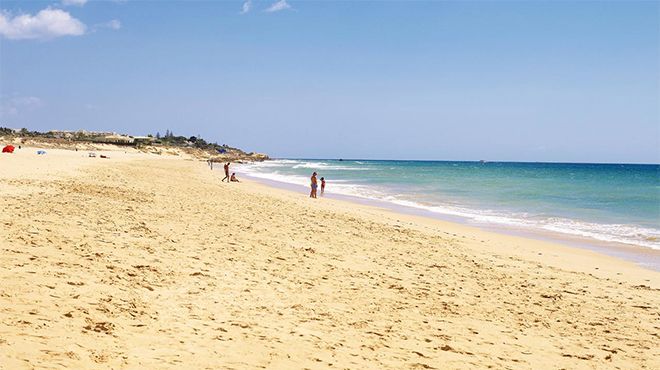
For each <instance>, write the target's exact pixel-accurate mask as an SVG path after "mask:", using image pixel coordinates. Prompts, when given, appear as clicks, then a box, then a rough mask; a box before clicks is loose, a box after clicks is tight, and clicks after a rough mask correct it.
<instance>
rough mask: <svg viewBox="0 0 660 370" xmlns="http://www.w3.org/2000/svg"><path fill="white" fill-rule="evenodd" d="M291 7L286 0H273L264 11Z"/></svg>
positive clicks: (272, 11)
mask: <svg viewBox="0 0 660 370" xmlns="http://www.w3.org/2000/svg"><path fill="white" fill-rule="evenodd" d="M286 9H291V5H289V3H287V2H286V0H279V1H276V2H274V3H273V4H272V5H271V6H269V7H268V8H266V10H265V11H267V12H269V13H274V12H279V11H280V10H286Z"/></svg>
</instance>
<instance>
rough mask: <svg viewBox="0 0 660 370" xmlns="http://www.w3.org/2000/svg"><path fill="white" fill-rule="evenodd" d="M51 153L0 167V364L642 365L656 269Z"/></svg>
mask: <svg viewBox="0 0 660 370" xmlns="http://www.w3.org/2000/svg"><path fill="white" fill-rule="evenodd" d="M53 154H54V155H53V157H54V158H55V159H53V160H52V161H53V162H52V163H50V164H49V166H48V167H47V168H40V169H39V173H38V174H35V173H34V172H33V170H34V168H35V165H34V163H38V162H35V161H37V160H39V159H37V158H36V157H34V156H23V157H20V156H17V157H13V158H11V159H8V158H2V159H1V162H0V164H1V165H2V167H1V168H2V170H1V172H0V189H1V190H2V193H1V194H2V195H1V196H0V204H1V205H2V209H3V210H4V212H3V213H2V214H1V215H0V248H1V249H2V253H1V254H0V256H1V257H0V258H2V261H1V263H0V278H1V279H2V281H3V284H2V286H1V287H0V368H3V369H4V368H6V369H15V368H46V367H58V366H64V367H71V368H175V367H181V366H185V367H187V368H235V369H240V368H282V369H292V368H351V369H352V368H378V369H381V368H393V369H394V368H396V369H400V368H413V369H414V368H419V369H424V368H427V369H428V368H436V369H448V368H449V369H451V368H511V369H518V368H534V369H539V368H541V369H543V368H547V369H558V368H567V369H569V368H570V369H574V368H625V369H630V368H649V369H652V368H660V338H658V332H660V330H659V328H660V315H659V307H660V294H658V289H657V287H656V286H655V285H654V284H655V282H656V281H657V273H655V272H650V271H645V270H644V271H641V272H639V274H640V275H639V276H641V277H644V278H646V279H645V280H644V279H642V278H640V277H639V276H636V277H635V278H634V279H633V278H631V279H630V280H628V281H627V280H626V278H625V277H617V276H609V275H608V276H602V275H601V276H599V275H598V274H592V273H587V272H584V271H575V270H572V269H569V268H566V267H562V266H561V265H556V264H555V265H550V264H544V263H542V262H539V261H537V260H531V259H527V258H523V257H521V256H520V255H515V254H511V253H507V251H505V250H501V249H494V248H492V247H489V246H491V245H495V244H498V245H500V244H502V243H505V242H509V241H510V240H512V238H502V239H496V237H493V238H489V239H487V240H485V239H484V237H483V235H481V234H474V233H472V234H471V231H469V229H466V228H461V227H453V228H452V227H451V226H449V225H448V224H445V223H434V224H433V225H435V226H433V227H428V226H427V225H425V224H422V223H415V222H414V220H412V219H411V218H404V217H398V216H395V217H392V216H391V215H390V214H387V213H385V212H381V211H378V210H373V209H369V208H367V207H363V208H360V207H358V206H354V207H352V206H347V205H346V203H344V202H335V201H331V200H327V199H321V200H317V201H314V200H310V199H307V198H306V197H305V196H304V195H302V194H290V193H286V192H283V191H276V190H272V189H268V188H265V187H263V186H260V185H257V184H250V183H241V184H226V183H220V182H219V178H218V177H217V176H218V175H219V173H218V172H211V171H209V170H208V169H207V168H206V167H205V165H204V164H202V163H199V162H193V161H184V160H175V159H155V158H152V157H149V156H139V157H138V156H132V157H130V156H126V158H124V157H122V156H121V155H119V154H117V155H115V158H114V160H109V161H95V162H91V163H92V164H90V162H89V160H88V159H82V158H79V156H78V157H75V158H74V157H73V156H70V155H69V154H61V157H60V158H57V155H59V154H58V153H53ZM120 157H121V158H120ZM111 159H112V158H111ZM411 220H412V221H411ZM517 240H524V239H517ZM524 243H527V244H529V245H535V246H536V244H538V243H537V242H534V241H524ZM535 243H536V244H535ZM538 248H542V246H540V244H539V246H538ZM612 260H613V259H607V261H610V262H611V261H612ZM599 262H602V261H599ZM627 268H628V269H634V268H632V267H629V266H628V267H627ZM640 279H642V280H641V282H640ZM646 280H649V282H646V283H645V282H644V281H646Z"/></svg>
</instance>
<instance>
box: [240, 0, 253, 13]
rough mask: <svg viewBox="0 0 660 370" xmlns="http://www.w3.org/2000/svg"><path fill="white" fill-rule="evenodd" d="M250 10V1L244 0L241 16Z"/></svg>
mask: <svg viewBox="0 0 660 370" xmlns="http://www.w3.org/2000/svg"><path fill="white" fill-rule="evenodd" d="M251 9H252V0H245V2H244V3H243V8H241V14H245V13H247V12H249V11H250V10H251Z"/></svg>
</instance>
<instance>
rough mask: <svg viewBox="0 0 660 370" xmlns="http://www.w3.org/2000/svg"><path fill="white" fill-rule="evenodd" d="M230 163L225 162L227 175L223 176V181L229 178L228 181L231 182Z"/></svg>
mask: <svg viewBox="0 0 660 370" xmlns="http://www.w3.org/2000/svg"><path fill="white" fill-rule="evenodd" d="M229 165H230V163H229V162H227V163H225V165H224V167H225V177H223V178H222V181H225V179H227V182H229Z"/></svg>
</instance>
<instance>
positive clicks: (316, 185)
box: [309, 172, 318, 198]
mask: <svg viewBox="0 0 660 370" xmlns="http://www.w3.org/2000/svg"><path fill="white" fill-rule="evenodd" d="M311 186H312V190H311V191H310V193H309V197H310V198H316V188H317V187H318V182H317V181H316V172H314V173H313V174H312V184H311Z"/></svg>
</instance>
